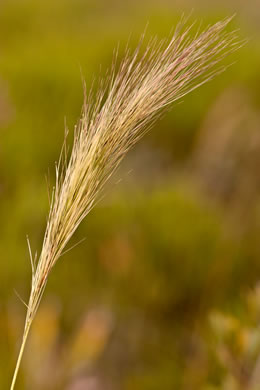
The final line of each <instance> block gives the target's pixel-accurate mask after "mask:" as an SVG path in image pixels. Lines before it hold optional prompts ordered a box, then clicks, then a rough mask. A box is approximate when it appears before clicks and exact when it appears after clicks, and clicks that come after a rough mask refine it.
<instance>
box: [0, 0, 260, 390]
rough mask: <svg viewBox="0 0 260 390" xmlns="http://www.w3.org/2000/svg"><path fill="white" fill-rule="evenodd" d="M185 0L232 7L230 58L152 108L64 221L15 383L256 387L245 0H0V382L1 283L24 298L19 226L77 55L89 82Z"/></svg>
mask: <svg viewBox="0 0 260 390" xmlns="http://www.w3.org/2000/svg"><path fill="white" fill-rule="evenodd" d="M192 8H193V9H194V12H193V15H192V16H191V19H196V18H197V19H198V20H200V19H201V18H202V19H203V24H207V23H210V22H214V21H216V20H217V19H219V18H221V17H224V16H226V15H227V14H228V15H230V14H232V13H234V12H236V13H237V17H236V18H235V20H234V22H232V26H231V27H230V28H236V27H238V26H239V27H241V32H240V34H241V37H242V38H244V37H247V36H249V37H250V38H251V39H250V41H249V43H248V44H247V45H246V46H245V47H244V48H242V49H241V50H240V51H239V52H238V53H236V54H235V55H233V56H232V58H231V57H230V58H229V60H227V62H228V63H231V62H233V61H235V64H234V65H233V66H232V68H229V69H228V70H227V71H226V72H225V73H224V74H222V75H221V76H219V77H218V78H217V79H215V80H214V81H213V82H211V83H209V84H208V85H205V86H203V87H202V88H201V89H199V90H198V91H196V92H193V93H192V94H191V95H189V96H187V97H186V98H185V99H184V102H183V103H182V104H178V105H175V107H174V109H173V110H171V111H170V112H169V113H167V115H165V116H164V118H163V119H162V120H161V121H159V122H158V123H157V124H156V126H155V127H154V129H153V130H152V131H151V133H150V134H149V135H148V136H147V137H146V138H145V139H144V140H143V141H142V142H141V143H140V145H138V146H137V147H136V148H135V150H134V151H133V152H132V153H130V155H129V156H128V158H127V159H126V161H125V162H124V164H123V166H122V168H121V169H120V171H119V172H118V173H117V175H116V177H115V178H114V179H113V180H112V184H111V188H109V189H108V190H107V192H108V193H109V195H108V196H106V197H105V199H104V200H103V201H102V202H100V204H99V205H98V206H97V207H96V209H95V210H94V211H93V212H92V213H91V214H90V215H89V216H88V218H87V220H86V221H85V222H84V223H83V224H82V226H81V227H80V228H79V229H78V231H77V232H76V234H75V237H74V238H73V240H72V242H71V245H72V246H73V245H74V244H76V243H77V242H78V241H80V240H81V239H82V238H83V237H86V241H84V242H83V243H81V244H80V245H78V246H76V247H75V248H74V249H73V250H71V251H69V252H67V253H66V254H65V255H64V257H63V258H62V260H61V261H60V262H59V264H58V265H57V267H55V270H54V272H53V274H52V275H51V277H50V281H49V284H48V288H47V291H46V294H45V297H44V299H43V302H42V305H41V307H40V310H39V313H38V316H37V319H36V322H35V325H34V327H33V329H32V334H31V338H30V341H29V343H28V346H27V349H26V353H25V359H24V362H23V366H22V370H21V374H20V377H19V381H18V385H17V389H19V388H20V389H37V390H38V389H39V390H44V389H53V390H54V389H66V390H81V389H84V390H112V389H113V390H114V389H115V390H116V389H119V390H121V389H124V390H130V389H131V390H134V389H142V390H146V389H147V390H153V389H154V390H157V389H163V390H168V389H169V390H172V389H178V390H179V389H180V390H182V389H183V390H189V389H192V390H196V389H198V390H201V389H202V390H220V389H221V390H222V389H224V390H240V389H244V388H246V389H248V390H255V388H254V387H252V388H251V387H250V388H249V387H248V386H249V385H250V386H251V384H250V383H251V382H250V380H251V379H250V380H249V379H248V378H255V376H254V375H255V374H254V373H255V372H256V368H255V367H258V366H256V364H259V363H257V362H258V359H259V357H258V356H259V355H260V345H259V328H258V326H259V291H258V289H256V290H255V292H254V293H253V292H252V287H253V286H255V285H256V284H257V282H258V280H259V272H260V263H259V258H260V256H259V255H260V248H259V227H260V202H259V189H260V184H259V183H260V182H259V179H260V176H259V163H260V161H259V155H260V138H259V137H260V133H259V123H260V121H259V116H260V113H259V110H260V88H259V83H260V78H259V64H260V51H259V43H260V35H259V33H260V31H259V21H260V15H259V6H258V2H257V1H253V0H252V1H251V2H243V1H233V0H230V1H226V2H224V1H223V2H222V1H219V2H218V3H217V5H216V6H215V5H213V3H209V2H204V1H202V0H201V1H196V2H195V1H194V0H185V1H183V2H178V1H177V0H176V2H172V1H167V0H162V1H159V0H153V1H148V0H143V1H142V2H140V1H139V2H138V1H135V0H134V1H124V2H122V1H119V0H112V1H110V2H106V1H104V0H100V1H95V0H84V1H83V0H55V1H51V0H45V1H37V2H35V1H33V0H5V1H1V4H0V48H1V55H0V131H1V143H0V215H1V221H2V224H1V227H0V229H1V235H0V253H1V260H2V261H1V272H0V293H1V302H0V328H1V332H0V362H1V363H0V388H8V385H9V383H10V377H11V374H12V370H13V367H14V362H15V358H16V353H17V349H18V345H19V341H20V338H21V334H22V326H23V320H24V314H25V308H24V306H23V304H22V303H21V302H20V300H19V298H17V296H16V294H15V293H14V289H15V290H16V291H17V293H18V294H19V295H20V296H21V297H22V298H23V299H24V300H26V297H27V296H28V292H29V283H30V263H29V256H28V251H27V245H26V235H27V234H29V236H30V241H31V245H32V247H33V249H34V251H35V250H36V249H37V250H38V252H39V251H40V247H41V242H42V237H43V233H44V229H45V220H46V214H47V211H48V197H47V189H46V181H45V176H48V177H49V180H50V182H51V183H52V181H53V178H54V169H53V167H54V162H55V160H56V159H57V158H58V155H59V151H60V147H61V144H62V141H63V136H64V121H65V120H66V123H67V125H68V126H69V128H70V129H71V130H72V131H71V132H70V139H69V141H71V139H72V132H73V126H74V124H75V123H76V120H77V118H78V115H79V112H80V108H81V104H82V95H83V93H82V85H81V71H82V73H83V75H84V78H85V79H86V83H87V86H89V85H90V83H91V80H92V78H93V77H94V76H97V77H99V74H101V75H102V74H104V72H105V70H106V68H107V67H108V66H110V64H111V60H112V55H113V50H114V48H115V47H116V45H117V44H118V43H119V57H121V56H122V55H123V53H124V47H125V44H126V42H127V41H128V39H129V36H130V35H131V39H130V45H132V46H135V45H136V43H137V41H138V39H139V36H140V34H141V33H142V32H143V30H144V28H145V25H146V24H147V22H148V21H149V26H148V29H147V36H148V37H149V36H150V35H153V34H156V35H158V36H165V35H167V36H168V35H169V34H170V31H171V29H172V28H173V27H174V25H175V24H176V22H177V21H178V20H179V17H180V14H181V12H182V10H184V11H185V12H186V13H187V14H189V13H190V10H191V9H192ZM100 64H102V67H101V70H100ZM65 118H66V119H65ZM121 178H122V179H123V180H122V181H121V182H120V183H119V184H116V185H114V183H117V182H118V179H121ZM248 291H251V292H249V293H248ZM248 294H249V295H248ZM245 297H247V298H245ZM257 297H258V298H257ZM257 300H258V301H257ZM256 301H257V302H258V304H256V303H254V302H256ZM244 302H246V303H244ZM209 318H210V320H208V319H209ZM254 380H255V379H252V383H253V381H254ZM253 385H254V384H252V386H253ZM239 386H240V387H239ZM243 386H244V387H243ZM246 386H247V387H246Z"/></svg>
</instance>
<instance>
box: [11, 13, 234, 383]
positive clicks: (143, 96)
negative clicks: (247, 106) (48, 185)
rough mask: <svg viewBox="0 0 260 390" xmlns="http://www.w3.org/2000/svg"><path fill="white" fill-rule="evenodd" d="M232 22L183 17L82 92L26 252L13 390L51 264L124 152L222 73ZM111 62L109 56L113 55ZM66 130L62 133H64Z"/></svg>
mask: <svg viewBox="0 0 260 390" xmlns="http://www.w3.org/2000/svg"><path fill="white" fill-rule="evenodd" d="M230 20H231V18H227V19H225V20H223V21H220V22H218V23H216V24H214V25H212V26H209V27H207V28H206V29H205V30H203V31H200V29H196V31H195V33H193V34H192V31H193V29H194V28H195V27H194V24H192V25H190V26H188V27H187V21H185V20H184V19H183V20H182V21H181V22H180V23H179V24H178V25H177V27H176V29H175V32H174V34H173V36H172V38H171V39H168V40H167V39H165V40H158V39H156V38H153V39H151V40H150V41H149V42H148V44H147V46H146V47H145V48H144V49H143V37H142V39H141V41H140V44H139V46H138V47H137V49H136V50H135V51H134V52H133V53H132V52H131V51H130V49H128V48H127V50H126V53H125V56H124V59H123V61H122V62H121V63H120V64H119V65H118V66H117V61H116V59H115V61H114V64H113V66H112V69H111V70H110V71H108V72H107V74H106V76H105V78H104V79H101V80H100V81H99V83H98V86H97V89H96V90H97V92H94V88H92V89H91V90H90V92H89V93H86V88H85V87H84V91H85V95H84V103H83V108H82V113H81V117H80V119H79V121H78V124H77V125H76V127H75V132H74V141H73V145H72V150H71V153H70V155H69V156H68V152H67V147H66V137H65V141H64V145H63V147H62V152H61V155H60V158H59V161H58V163H57V164H56V183H55V186H54V188H53V190H52V191H50V194H49V195H50V196H49V198H50V211H49V216H48V220H47V227H46V231H45V235H44V239H43V244H42V249H41V253H40V256H39V258H38V259H36V257H35V256H33V254H32V253H31V250H30V245H29V251H30V259H31V267H32V280H31V292H30V297H29V301H28V304H27V305H26V306H27V314H26V320H25V326H24V333H23V338H22V344H21V348H20V352H19V355H18V359H17V364H16V367H15V371H14V375H13V379H12V384H11V390H12V389H14V387H15V383H16V379H17V374H18V370H19V367H20V364H21V359H22V356H23V352H24V348H25V345H26V340H27V338H28V334H29V331H30V328H31V325H32V322H33V320H34V317H35V315H36V313H37V309H38V307H39V304H40V302H41V298H42V295H43V293H44V290H45V287H46V285H47V281H48V277H49V275H50V272H51V270H52V268H53V266H54V265H55V264H56V262H57V260H58V259H59V258H60V257H61V255H62V254H63V253H64V251H65V247H66V245H67V243H68V242H69V240H70V238H71V237H72V235H73V233H74V232H75V230H76V229H77V227H78V226H79V224H80V223H81V221H82V220H83V219H84V218H85V217H86V216H87V214H88V213H89V212H90V211H91V210H92V208H93V207H94V206H95V204H96V202H97V201H98V200H99V198H100V194H101V193H102V190H103V188H104V185H105V183H106V182H107V181H108V179H109V178H110V177H111V175H112V174H113V173H114V172H115V170H116V169H117V167H118V166H119V164H120V163H121V161H122V159H123V158H124V157H125V155H126V154H127V152H128V151H129V150H130V149H131V148H132V147H133V146H134V145H135V144H136V142H138V140H139V139H140V138H141V137H142V136H143V135H144V134H145V133H146V132H147V131H148V130H149V129H150V127H151V126H152V124H153V123H154V121H155V120H156V119H158V117H159V116H160V115H161V114H162V113H163V112H164V111H165V109H166V108H167V107H168V106H169V105H170V104H171V103H173V102H175V101H177V100H179V99H181V98H182V97H183V96H185V95H186V94H187V93H189V92H191V91H192V90H194V89H196V88H198V87H199V86H201V85H202V84H204V83H205V82H207V81H209V80H211V79H212V78H213V77H214V76H216V75H217V74H219V73H221V72H223V71H224V70H225V68H226V66H224V65H220V64H219V63H220V62H221V61H222V60H223V59H224V58H225V57H226V56H227V54H230V53H231V52H233V51H234V50H237V49H238V48H239V47H240V46H241V42H240V41H239V39H238V37H237V33H236V32H235V31H233V32H227V31H226V27H227V25H228V24H229V22H230ZM115 58H116V56H115ZM66 131H67V130H66Z"/></svg>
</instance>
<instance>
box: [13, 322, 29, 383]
mask: <svg viewBox="0 0 260 390" xmlns="http://www.w3.org/2000/svg"><path fill="white" fill-rule="evenodd" d="M30 327H31V323H29V322H27V323H26V328H25V330H24V334H23V340H22V344H21V347H20V351H19V355H18V358H17V362H16V366H15V370H14V375H13V379H12V383H11V387H10V390H14V387H15V384H16V379H17V375H18V371H19V368H20V365H21V361H22V357H23V353H24V347H25V344H26V341H27V337H28V334H29V330H30Z"/></svg>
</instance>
